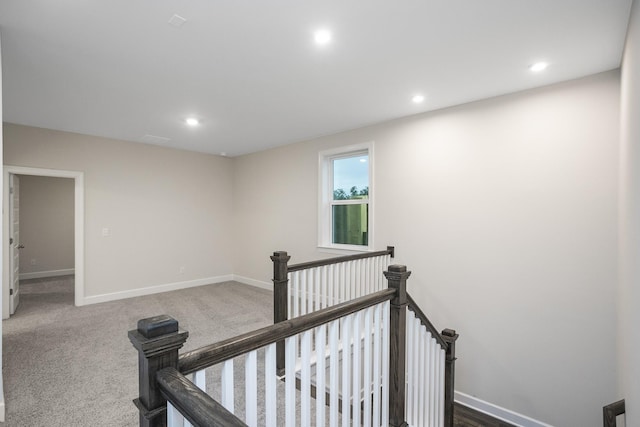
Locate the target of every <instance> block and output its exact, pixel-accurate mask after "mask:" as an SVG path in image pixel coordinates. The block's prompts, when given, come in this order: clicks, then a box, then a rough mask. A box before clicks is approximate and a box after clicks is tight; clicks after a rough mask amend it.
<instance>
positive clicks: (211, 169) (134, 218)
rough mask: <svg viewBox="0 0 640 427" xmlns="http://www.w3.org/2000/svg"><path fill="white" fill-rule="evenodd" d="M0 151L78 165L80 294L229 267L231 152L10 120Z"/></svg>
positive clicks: (46, 163)
mask: <svg viewBox="0 0 640 427" xmlns="http://www.w3.org/2000/svg"><path fill="white" fill-rule="evenodd" d="M4 156H5V164H8V165H14V166H26V167H36V168H49V169H62V170H71V171H81V172H84V182H85V185H84V187H85V292H84V293H85V299H86V300H87V301H89V302H90V301H92V298H94V299H95V297H105V295H106V296H116V297H117V296H118V295H124V296H127V295H128V296H130V295H131V291H135V290H140V289H144V288H152V287H156V286H159V285H169V284H182V283H185V282H190V281H197V280H201V279H207V280H208V281H209V282H211V281H215V280H216V279H217V278H221V277H228V275H231V274H232V272H233V270H232V253H231V251H230V249H229V248H230V247H231V243H232V242H231V234H230V233H231V230H230V227H229V224H230V223H231V221H232V211H231V209H232V194H231V191H232V179H233V175H232V169H231V168H232V162H231V160H230V159H227V158H223V157H219V156H213V155H205V154H200V153H194V152H188V151H182V150H174V149H169V148H164V147H157V146H151V145H144V144H136V143H130V142H125V141H117V140H112V139H107V138H100V137H93V136H87V135H80V134H73V133H68V132H60V131H53V130H48V129H41V128H33V127H27V126H19V125H14V124H8V123H5V125H4Z"/></svg>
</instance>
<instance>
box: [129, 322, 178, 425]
mask: <svg viewBox="0 0 640 427" xmlns="http://www.w3.org/2000/svg"><path fill="white" fill-rule="evenodd" d="M188 336H189V333H188V332H186V331H180V330H178V321H177V320H175V319H174V318H172V317H170V316H167V315H161V316H154V317H149V318H147V319H141V320H139V321H138V329H136V330H133V331H129V340H131V343H132V344H133V346H134V347H135V348H136V349H137V350H138V373H139V387H140V391H139V393H140V396H139V397H138V398H137V399H135V400H134V401H133V403H135V405H136V406H137V407H138V410H139V411H140V426H141V427H164V426H166V425H167V400H166V399H165V398H164V397H163V396H162V394H161V393H160V389H159V387H158V383H157V381H156V373H157V372H158V371H160V370H161V369H164V368H169V367H173V368H177V367H178V350H179V349H180V348H181V347H182V346H183V345H184V343H185V342H186V341H187V337H188Z"/></svg>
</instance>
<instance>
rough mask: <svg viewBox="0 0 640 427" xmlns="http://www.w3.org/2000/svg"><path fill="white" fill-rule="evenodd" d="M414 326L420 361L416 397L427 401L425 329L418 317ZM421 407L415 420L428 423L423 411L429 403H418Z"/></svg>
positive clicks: (427, 378)
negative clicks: (417, 338) (418, 384)
mask: <svg viewBox="0 0 640 427" xmlns="http://www.w3.org/2000/svg"><path fill="white" fill-rule="evenodd" d="M415 323H416V326H417V328H416V329H417V330H418V336H419V341H418V343H417V344H418V351H419V352H420V356H419V357H420V361H419V362H418V370H417V371H416V376H417V377H418V378H419V380H418V382H419V383H420V388H419V390H418V399H419V401H420V402H428V401H430V400H431V398H430V396H429V395H428V393H427V387H428V383H429V381H430V379H429V371H428V370H427V369H426V368H427V366H426V356H427V352H426V351H425V346H426V340H425V337H426V335H427V334H426V331H425V329H424V326H422V324H421V323H420V321H419V320H418V319H416V322H415ZM420 406H421V408H419V411H418V415H419V418H418V419H417V422H418V424H419V425H423V426H424V425H430V424H427V416H426V415H427V414H426V413H425V411H426V410H425V407H427V406H429V405H425V404H423V405H420Z"/></svg>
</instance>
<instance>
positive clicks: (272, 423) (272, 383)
mask: <svg viewBox="0 0 640 427" xmlns="http://www.w3.org/2000/svg"><path fill="white" fill-rule="evenodd" d="M276 369H277V367H276V344H275V343H273V344H270V345H268V346H267V347H266V349H265V352H264V401H265V423H266V424H265V425H266V427H276V426H277V425H278V423H277V421H278V420H277V415H276V413H277V411H276V408H277V404H278V403H277V402H278V400H277V389H276V379H277V378H276Z"/></svg>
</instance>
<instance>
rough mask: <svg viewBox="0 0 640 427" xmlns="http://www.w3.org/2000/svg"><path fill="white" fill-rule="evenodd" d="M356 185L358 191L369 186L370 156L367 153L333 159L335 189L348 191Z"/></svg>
mask: <svg viewBox="0 0 640 427" xmlns="http://www.w3.org/2000/svg"><path fill="white" fill-rule="evenodd" d="M354 186H355V187H357V188H358V191H360V190H362V189H363V188H366V187H368V186H369V156H368V155H366V154H363V155H359V156H354V157H347V158H343V159H335V160H334V161H333V189H334V190H338V189H343V190H344V191H345V192H347V193H348V192H349V190H350V189H351V187H354Z"/></svg>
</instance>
